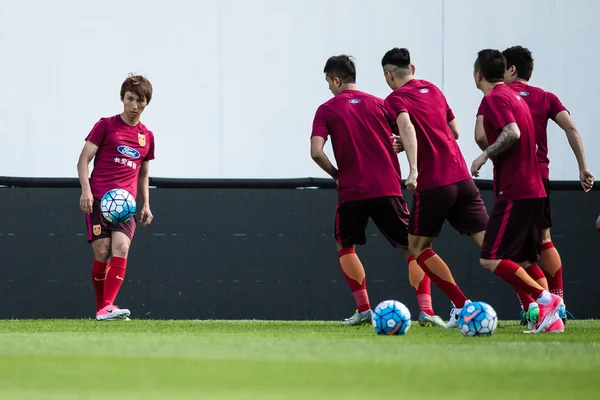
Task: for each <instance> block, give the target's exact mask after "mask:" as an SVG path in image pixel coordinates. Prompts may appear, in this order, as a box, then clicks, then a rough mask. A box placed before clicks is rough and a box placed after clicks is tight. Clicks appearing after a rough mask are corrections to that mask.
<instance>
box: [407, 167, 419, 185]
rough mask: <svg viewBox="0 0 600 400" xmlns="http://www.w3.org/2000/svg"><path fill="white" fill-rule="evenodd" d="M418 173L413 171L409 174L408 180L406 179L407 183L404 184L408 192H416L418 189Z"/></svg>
mask: <svg viewBox="0 0 600 400" xmlns="http://www.w3.org/2000/svg"><path fill="white" fill-rule="evenodd" d="M418 175H419V174H418V172H417V171H411V172H410V173H409V174H408V178H406V182H404V184H405V185H406V188H407V189H408V190H415V189H416V188H417V176H418Z"/></svg>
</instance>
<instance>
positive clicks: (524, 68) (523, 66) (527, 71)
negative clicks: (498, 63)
mask: <svg viewBox="0 0 600 400" xmlns="http://www.w3.org/2000/svg"><path fill="white" fill-rule="evenodd" d="M502 55H503V56H504V58H505V59H506V67H507V68H510V67H511V66H513V65H514V66H515V68H516V69H517V76H518V77H519V78H521V79H525V80H526V81H528V80H529V79H531V74H532V73H533V56H532V55H531V51H529V49H527V48H525V47H523V46H513V47H509V48H508V49H506V50H504V51H503V52H502Z"/></svg>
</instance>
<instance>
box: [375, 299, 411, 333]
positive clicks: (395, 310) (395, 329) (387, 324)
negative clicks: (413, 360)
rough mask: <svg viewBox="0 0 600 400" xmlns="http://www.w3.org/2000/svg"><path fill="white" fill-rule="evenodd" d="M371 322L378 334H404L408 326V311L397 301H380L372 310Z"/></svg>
mask: <svg viewBox="0 0 600 400" xmlns="http://www.w3.org/2000/svg"><path fill="white" fill-rule="evenodd" d="M372 322H373V329H375V332H376V333H377V334H378V335H404V334H405V333H406V332H407V331H408V329H409V328H410V311H409V310H408V308H407V307H406V306H405V305H404V304H402V303H400V302H399V301H396V300H386V301H382V302H381V303H379V304H378V305H377V307H375V311H373V320H372Z"/></svg>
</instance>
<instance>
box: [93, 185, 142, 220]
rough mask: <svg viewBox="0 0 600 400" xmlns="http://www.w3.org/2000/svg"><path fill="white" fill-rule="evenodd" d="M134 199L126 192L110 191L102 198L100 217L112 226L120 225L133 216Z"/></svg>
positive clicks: (121, 190) (120, 190)
mask: <svg viewBox="0 0 600 400" xmlns="http://www.w3.org/2000/svg"><path fill="white" fill-rule="evenodd" d="M135 207H136V206H135V199H134V198H133V196H132V195H131V193H129V192H128V191H127V190H124V189H112V190H109V191H108V192H106V193H105V194H104V196H102V200H100V209H101V210H102V216H103V217H104V218H105V219H106V220H107V221H108V222H111V223H113V224H122V223H125V222H127V221H129V219H131V217H133V216H134V214H135Z"/></svg>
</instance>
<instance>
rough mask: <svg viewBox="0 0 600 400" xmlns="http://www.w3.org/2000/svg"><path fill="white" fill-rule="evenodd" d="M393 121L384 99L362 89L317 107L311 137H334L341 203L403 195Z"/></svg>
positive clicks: (346, 93) (344, 92) (333, 144)
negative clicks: (395, 149)
mask: <svg viewBox="0 0 600 400" xmlns="http://www.w3.org/2000/svg"><path fill="white" fill-rule="evenodd" d="M391 123H392V121H390V119H389V118H388V116H387V114H386V111H385V108H384V106H383V100H382V99H380V98H378V97H375V96H372V95H370V94H368V93H364V92H361V91H358V90H345V91H343V92H342V93H340V94H339V95H337V96H335V97H333V98H332V99H330V100H329V101H327V102H325V103H323V104H322V105H321V106H320V107H319V108H318V109H317V112H316V115H315V119H314V121H313V128H312V135H311V137H312V136H320V137H322V138H324V139H325V140H327V138H328V137H331V145H332V147H333V153H334V156H335V160H336V163H337V166H338V181H339V186H338V189H337V191H338V198H339V202H340V203H344V202H347V201H354V200H364V199H370V198H375V197H385V196H402V189H401V182H402V178H401V175H400V163H399V161H398V155H397V154H396V153H395V152H394V149H393V148H392V143H393V140H392V139H391V136H392V128H391V126H390V124H391Z"/></svg>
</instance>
